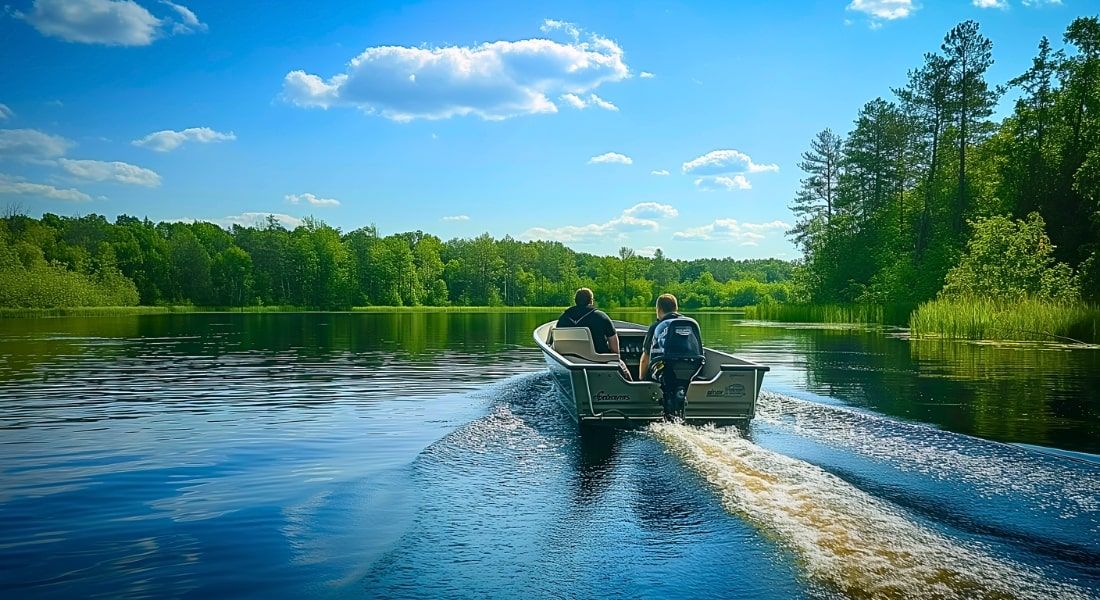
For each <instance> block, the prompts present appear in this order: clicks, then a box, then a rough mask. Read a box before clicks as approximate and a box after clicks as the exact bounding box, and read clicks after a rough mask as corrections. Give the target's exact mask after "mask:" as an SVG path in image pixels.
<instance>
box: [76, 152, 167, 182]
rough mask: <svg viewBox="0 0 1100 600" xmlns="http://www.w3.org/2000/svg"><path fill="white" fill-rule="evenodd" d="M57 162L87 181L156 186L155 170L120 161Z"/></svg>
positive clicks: (158, 178) (158, 176)
mask: <svg viewBox="0 0 1100 600" xmlns="http://www.w3.org/2000/svg"><path fill="white" fill-rule="evenodd" d="M58 164H59V165H60V166H61V168H62V169H64V170H65V171H66V172H67V173H68V174H70V175H72V176H73V177H76V178H78V179H84V180H87V181H114V182H117V183H126V184H130V185H143V186H145V187H157V186H158V185H160V175H158V174H157V173H156V172H155V171H151V170H149V169H145V168H143V167H139V166H137V165H131V164H130V163H124V162H121V161H111V162H108V161H102V160H70V159H68V158H62V159H61V160H59V161H58Z"/></svg>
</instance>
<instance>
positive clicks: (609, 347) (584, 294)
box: [557, 288, 630, 381]
mask: <svg viewBox="0 0 1100 600" xmlns="http://www.w3.org/2000/svg"><path fill="white" fill-rule="evenodd" d="M573 303H574V304H573V306H570V307H569V308H567V309H565V312H564V313H562V315H561V317H560V318H558V324H557V326H558V327H587V328H588V330H589V331H591V332H592V347H593V349H595V350H596V352H598V353H600V354H611V353H614V354H618V353H619V334H618V332H616V331H615V324H614V323H612V322H611V317H609V316H607V313H605V312H604V311H602V310H600V309H598V308H596V307H595V306H594V305H593V303H594V299H593V296H592V290H590V289H588V288H581V289H579V290H577V293H576V295H574V296H573ZM619 372H620V373H622V375H623V379H626V380H627V381H630V369H628V368H627V367H626V363H624V362H623V361H622V359H619Z"/></svg>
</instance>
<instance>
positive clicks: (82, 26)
mask: <svg viewBox="0 0 1100 600" xmlns="http://www.w3.org/2000/svg"><path fill="white" fill-rule="evenodd" d="M161 3H162V4H164V5H167V6H169V7H171V8H172V10H173V11H174V12H175V15H174V17H173V16H168V17H165V18H163V19H162V18H158V17H156V16H154V15H153V13H151V12H149V10H148V9H146V8H145V7H143V6H141V5H140V4H138V3H137V2H134V1H133V0H34V4H33V5H32V7H31V10H30V12H28V13H22V12H18V11H17V12H15V13H14V15H15V16H16V17H17V18H21V19H23V20H25V21H26V22H27V23H30V24H31V26H33V27H34V28H35V29H37V30H38V32H39V33H41V34H42V35H45V36H50V37H56V38H59V39H62V40H65V41H67V42H77V43H81V44H102V45H105V46H148V45H149V44H152V43H153V42H154V41H155V40H156V39H157V38H160V37H163V36H164V35H166V33H167V34H179V33H193V32H195V31H206V25H205V24H203V23H201V22H200V21H199V19H198V17H197V16H195V13H194V12H192V11H191V10H190V9H188V8H187V7H185V6H182V5H179V4H175V3H172V2H168V1H166V0H162V2H161ZM169 27H170V29H169Z"/></svg>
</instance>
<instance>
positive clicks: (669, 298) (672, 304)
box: [657, 294, 680, 315]
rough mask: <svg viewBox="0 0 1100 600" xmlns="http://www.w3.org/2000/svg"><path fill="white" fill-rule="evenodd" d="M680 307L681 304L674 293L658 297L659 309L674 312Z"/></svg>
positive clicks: (664, 311) (666, 312)
mask: <svg viewBox="0 0 1100 600" xmlns="http://www.w3.org/2000/svg"><path fill="white" fill-rule="evenodd" d="M679 308H680V304H679V303H678V302H676V296H673V295H672V294H661V295H660V296H658V297H657V310H659V311H661V312H663V313H665V314H666V315H667V314H668V313H674V312H676V311H677V310H678V309H679Z"/></svg>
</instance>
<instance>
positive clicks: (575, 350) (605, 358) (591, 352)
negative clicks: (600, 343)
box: [550, 327, 619, 363]
mask: <svg viewBox="0 0 1100 600" xmlns="http://www.w3.org/2000/svg"><path fill="white" fill-rule="evenodd" d="M550 339H551V340H552V341H553V348H554V351H555V352H557V353H558V354H560V355H562V356H572V357H576V358H581V359H584V360H587V361H591V362H594V363H609V362H618V361H619V355H618V354H601V353H599V352H596V347H595V346H594V345H592V331H590V330H589V329H588V328H587V327H555V328H553V329H551V330H550Z"/></svg>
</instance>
